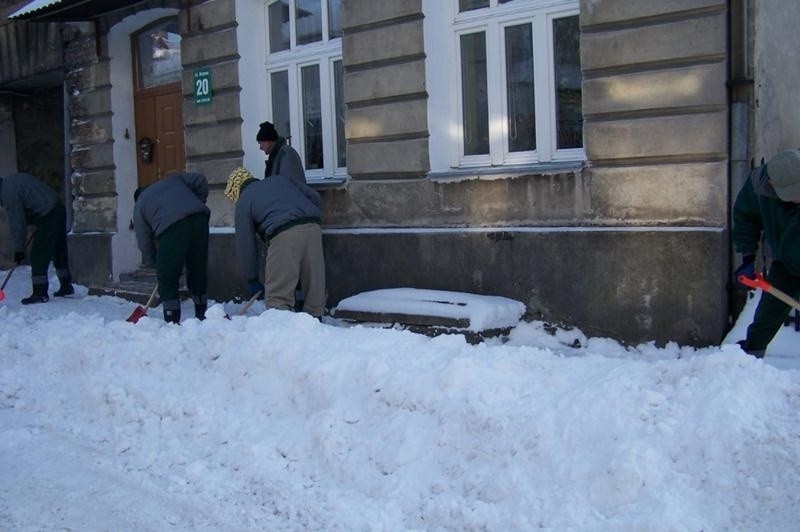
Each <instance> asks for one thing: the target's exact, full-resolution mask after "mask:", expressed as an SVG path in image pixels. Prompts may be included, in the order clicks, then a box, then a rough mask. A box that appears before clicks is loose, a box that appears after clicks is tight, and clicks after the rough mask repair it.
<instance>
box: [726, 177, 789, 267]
mask: <svg viewBox="0 0 800 532" xmlns="http://www.w3.org/2000/svg"><path fill="white" fill-rule="evenodd" d="M768 179H769V175H768V174H767V170H766V166H760V167H758V168H755V169H754V170H753V172H752V173H751V174H750V178H749V179H748V180H747V182H746V183H745V184H744V186H742V188H741V190H740V191H739V194H738V195H737V197H736V203H735V204H734V206H733V244H734V246H735V247H736V251H738V252H739V253H742V254H743V255H753V254H755V253H756V251H757V249H758V244H759V240H760V239H761V235H762V233H763V235H764V242H765V244H766V245H765V251H766V252H767V254H768V255H769V256H770V257H772V259H773V260H776V261H780V262H782V263H783V264H784V265H785V266H786V268H787V269H788V270H789V271H790V272H791V273H792V275H799V276H800V205H798V204H796V203H789V202H785V201H781V200H780V199H779V198H778V196H777V195H776V194H775V190H774V189H773V188H772V186H771V185H770V184H769V182H768Z"/></svg>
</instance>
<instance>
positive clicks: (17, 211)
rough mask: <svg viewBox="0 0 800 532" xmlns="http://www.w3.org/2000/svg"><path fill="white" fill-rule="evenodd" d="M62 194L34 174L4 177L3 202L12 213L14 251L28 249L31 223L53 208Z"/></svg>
mask: <svg viewBox="0 0 800 532" xmlns="http://www.w3.org/2000/svg"><path fill="white" fill-rule="evenodd" d="M58 202H59V199H58V194H56V191H55V190H53V189H52V188H50V187H49V186H48V185H46V184H44V183H42V182H41V181H39V180H38V179H36V178H35V177H33V176H32V175H30V174H22V173H20V174H11V175H9V176H6V177H4V178H2V179H0V205H2V206H3V207H4V208H5V209H6V212H8V223H9V225H10V226H11V235H12V236H13V239H14V251H15V252H17V253H19V252H22V251H25V240H26V237H27V234H28V226H29V225H33V224H34V223H36V220H37V219H39V218H41V217H42V216H44V215H46V214H47V213H49V212H50V211H51V210H53V207H55V206H56V204H57V203H58Z"/></svg>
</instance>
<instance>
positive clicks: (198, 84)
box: [194, 68, 212, 105]
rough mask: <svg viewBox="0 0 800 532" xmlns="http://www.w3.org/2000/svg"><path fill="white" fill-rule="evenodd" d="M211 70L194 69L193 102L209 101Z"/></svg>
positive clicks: (199, 103) (202, 102)
mask: <svg viewBox="0 0 800 532" xmlns="http://www.w3.org/2000/svg"><path fill="white" fill-rule="evenodd" d="M211 98H212V94H211V71H210V70H209V69H207V68H201V69H199V70H195V71H194V103H195V104H197V105H204V104H207V103H211Z"/></svg>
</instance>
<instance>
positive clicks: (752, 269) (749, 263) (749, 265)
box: [733, 255, 756, 290]
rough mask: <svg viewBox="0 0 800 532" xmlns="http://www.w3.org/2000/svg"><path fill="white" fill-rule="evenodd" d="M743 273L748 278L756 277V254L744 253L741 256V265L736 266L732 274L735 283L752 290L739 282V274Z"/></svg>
mask: <svg viewBox="0 0 800 532" xmlns="http://www.w3.org/2000/svg"><path fill="white" fill-rule="evenodd" d="M740 275H744V276H745V277H747V278H748V279H755V278H756V256H755V255H744V256H743V257H742V265H741V266H739V267H738V268H736V272H735V273H734V274H733V279H734V281H735V282H736V284H737V285H738V286H740V287H742V288H747V289H748V290H752V288H750V287H749V286H747V285H744V284H742V283H741V282H739V276H740Z"/></svg>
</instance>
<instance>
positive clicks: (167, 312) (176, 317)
mask: <svg viewBox="0 0 800 532" xmlns="http://www.w3.org/2000/svg"><path fill="white" fill-rule="evenodd" d="M161 305H162V306H163V307H164V321H166V322H167V323H178V324H179V323H180V322H181V302H180V300H179V299H173V300H170V301H164V302H163V303H162V304H161Z"/></svg>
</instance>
